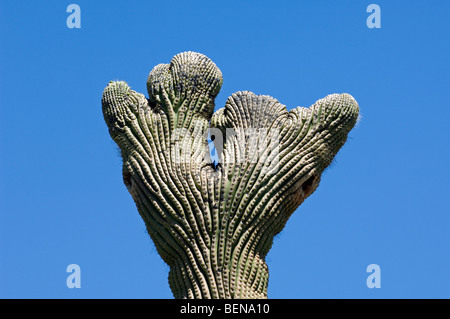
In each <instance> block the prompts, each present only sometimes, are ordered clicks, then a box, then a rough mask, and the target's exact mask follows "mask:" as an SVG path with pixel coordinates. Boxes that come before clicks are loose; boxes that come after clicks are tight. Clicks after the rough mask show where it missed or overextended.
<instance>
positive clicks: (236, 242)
mask: <svg viewBox="0 0 450 319" xmlns="http://www.w3.org/2000/svg"><path fill="white" fill-rule="evenodd" d="M221 85H222V73H221V71H220V70H219V68H218V67H217V66H216V65H215V64H214V63H213V62H212V61H211V60H210V59H208V58H207V57H206V56H204V55H202V54H199V53H194V52H184V53H180V54H177V55H176V56H175V57H173V58H172V60H171V62H170V64H159V65H157V66H156V67H155V68H154V69H153V70H152V71H151V72H150V75H149V77H148V80H147V88H148V94H149V98H148V99H147V98H146V97H145V96H144V95H143V94H140V93H137V92H135V91H132V90H131V89H130V88H129V86H128V85H127V84H126V83H125V82H110V83H109V85H108V86H107V87H106V89H105V90H104V92H103V97H102V108H103V114H104V118H105V121H106V124H107V125H108V128H109V132H110V134H111V137H112V138H113V140H114V141H115V142H116V143H117V144H118V145H119V147H120V149H121V154H122V159H123V179H124V183H125V185H126V186H127V188H128V190H129V192H130V193H131V195H132V197H133V199H134V201H135V203H136V206H137V209H138V211H139V213H140V215H141V217H142V218H143V220H144V221H145V224H146V227H147V230H148V233H149V234H150V236H151V238H152V240H153V241H154V243H155V246H156V248H157V251H158V253H159V254H160V255H161V257H162V259H163V260H164V261H165V262H166V263H167V264H168V265H169V266H170V272H169V284H170V288H171V290H172V292H173V294H174V296H175V298H267V285H268V279H269V272H268V267H267V265H266V263H265V257H266V255H267V253H268V252H269V250H270V248H271V246H272V242H273V237H274V236H275V235H276V234H277V233H279V232H280V231H281V230H282V229H283V227H284V226H285V224H286V222H287V220H288V219H289V217H290V215H291V214H292V213H293V212H294V211H295V209H296V208H297V207H298V206H299V205H300V204H301V203H302V202H303V200H304V199H305V198H306V197H308V196H309V195H310V194H311V193H312V192H313V191H314V190H315V189H316V188H317V186H318V184H319V180H320V176H321V173H322V172H323V170H324V169H325V168H326V167H327V166H328V165H329V164H330V163H331V161H332V160H333V158H334V156H335V155H336V153H337V152H338V151H339V149H340V148H341V147H342V145H343V144H344V143H345V141H346V139H347V134H348V132H349V131H350V130H351V129H352V128H353V126H354V125H355V122H356V120H357V117H358V112H359V107H358V104H357V103H356V101H355V100H354V99H353V98H352V97H351V96H350V95H349V94H331V95H328V96H327V97H325V98H323V99H320V100H318V101H317V102H316V103H315V104H314V105H312V106H311V107H309V108H303V107H297V108H295V109H293V110H291V111H287V110H286V106H284V105H282V104H281V103H279V102H278V101H277V100H276V99H274V98H272V97H270V96H266V95H255V94H253V93H251V92H248V91H243V92H237V93H234V94H232V95H231V96H230V97H229V98H228V100H227V102H226V103H225V107H223V108H221V109H219V110H217V111H216V112H215V113H214V114H213V112H214V99H215V97H216V96H217V94H218V93H219V91H220V88H221ZM252 129H253V130H254V131H255V130H256V132H257V133H256V134H249V133H248V132H249V131H250V132H251V130H252ZM208 130H211V132H212V131H213V130H215V132H221V133H222V134H223V137H222V140H220V139H219V138H216V139H215V140H214V143H216V150H218V151H219V152H220V161H219V163H218V165H215V164H212V163H211V159H210V150H209V147H208V141H207V134H208V133H207V132H208ZM205 132H206V133H205ZM230 132H231V133H230ZM215 135H217V136H218V135H220V134H215ZM222 141H223V143H222Z"/></svg>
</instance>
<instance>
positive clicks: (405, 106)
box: [0, 0, 450, 298]
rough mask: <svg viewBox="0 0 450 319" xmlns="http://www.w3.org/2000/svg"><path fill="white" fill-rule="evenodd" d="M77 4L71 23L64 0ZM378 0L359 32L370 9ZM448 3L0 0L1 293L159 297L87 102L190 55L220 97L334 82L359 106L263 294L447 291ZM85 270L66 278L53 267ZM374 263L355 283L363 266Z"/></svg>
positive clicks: (322, 89) (117, 171)
mask: <svg viewBox="0 0 450 319" xmlns="http://www.w3.org/2000/svg"><path fill="white" fill-rule="evenodd" d="M71 3H76V4H78V5H79V6H80V8H81V28H80V29H69V28H67V26H66V19H67V16H68V15H69V13H66V8H67V6H68V5H69V4H71ZM371 3H376V4H378V5H379V6H380V8H381V28H380V29H369V28H368V27H367V25H366V19H367V17H368V15H369V13H367V12H366V8H367V6H368V5H369V4H371ZM449 11H450V2H449V1H444V0H435V1H433V2H429V1H428V2H427V1H376V2H371V1H323V0H321V1H283V0H278V1H262V0H259V1H81V0H80V1H73V2H71V1H50V0H49V1H12V0H10V1H5V0H1V1H0V44H1V45H0V150H1V151H0V297H1V298H172V294H171V291H170V289H169V285H168V283H167V273H168V266H166V265H165V264H164V263H163V261H162V260H161V259H160V257H159V256H158V254H157V252H156V249H155V248H154V245H153V243H152V242H151V240H150V238H149V236H148V235H147V233H146V229H145V225H144V223H143V221H142V220H141V218H140V216H139V214H138V213H137V210H136V207H135V205H134V202H133V200H132V198H131V196H130V195H129V193H128V192H127V190H126V188H125V186H124V185H123V182H122V176H121V158H120V156H119V153H118V150H117V147H116V146H115V144H114V142H113V141H112V140H111V138H110V136H109V134H108V130H107V128H106V125H105V124H104V121H103V115H102V112H101V103H100V99H101V94H102V91H103V89H104V87H105V86H106V85H107V84H108V82H109V81H110V80H124V81H127V83H128V84H129V85H130V86H131V87H132V88H133V89H134V90H136V91H140V92H142V93H146V86H145V85H146V79H147V75H148V73H149V72H150V70H151V69H152V68H153V66H155V65H156V64H159V63H167V62H169V61H170V59H171V57H172V56H173V55H175V54H177V53H179V52H182V51H189V50H190V51H197V52H200V53H203V54H205V55H207V56H208V57H209V58H211V59H212V60H213V61H214V62H215V63H216V64H217V66H218V67H219V68H220V69H221V71H222V73H223V76H224V82H223V86H222V90H221V93H220V94H219V96H218V98H217V100H216V107H217V108H219V107H222V106H223V105H224V103H225V100H226V98H227V97H228V96H229V95H230V94H231V93H233V92H236V91H240V90H250V91H253V92H254V93H256V94H267V95H271V96H273V97H275V98H277V99H278V100H279V101H280V102H281V103H283V104H285V105H287V107H288V109H292V108H294V107H296V106H298V105H301V106H309V105H311V104H313V103H314V102H315V101H316V100H318V99H319V98H322V97H324V96H326V95H327V94H330V93H342V92H347V93H350V94H352V95H353V97H354V98H355V99H356V100H357V101H358V103H359V105H360V109H361V115H362V119H361V121H360V122H359V124H358V126H357V127H356V128H355V129H354V130H353V131H352V132H351V133H350V137H349V140H348V142H347V144H346V145H345V146H344V147H343V149H342V150H341V152H340V153H339V154H338V156H337V158H336V161H335V163H334V164H333V166H332V167H331V168H329V169H327V170H326V172H325V173H324V175H323V176H322V182H321V185H320V186H319V188H318V189H317V190H316V192H315V193H314V194H313V195H311V197H309V198H308V199H307V200H306V201H305V202H304V203H303V204H302V205H301V206H300V207H299V208H298V209H297V211H296V212H295V213H294V214H293V215H292V217H291V219H290V220H289V222H288V224H287V226H286V228H285V229H284V231H283V232H282V233H281V234H279V235H278V236H277V237H276V239H275V242H274V245H273V248H272V250H271V251H270V253H269V255H268V256H267V263H268V265H269V270H270V279H269V288H268V294H269V297H270V298H450V271H449V269H450V232H449V229H450V214H449V213H450V209H449V204H450V203H449V202H450V192H449V181H450V169H449V166H450V161H449V156H450V141H449V137H450V135H449V132H448V128H449V118H450V98H449V88H450V77H449V74H450V67H449V65H450V64H449V62H448V58H449V56H450V42H449V38H450V37H449V36H450V32H449V31H450V27H449V24H448V12H449ZM73 263H75V264H78V265H80V267H81V285H82V287H81V288H80V289H68V288H67V286H66V278H67V276H68V275H69V274H68V273H67V272H66V267H67V266H68V265H69V264H73ZM370 264H378V265H379V266H380V268H381V288H379V289H376V288H375V289H369V288H368V287H367V286H366V278H367V276H368V275H369V274H368V273H367V272H366V267H367V266H368V265H370Z"/></svg>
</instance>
